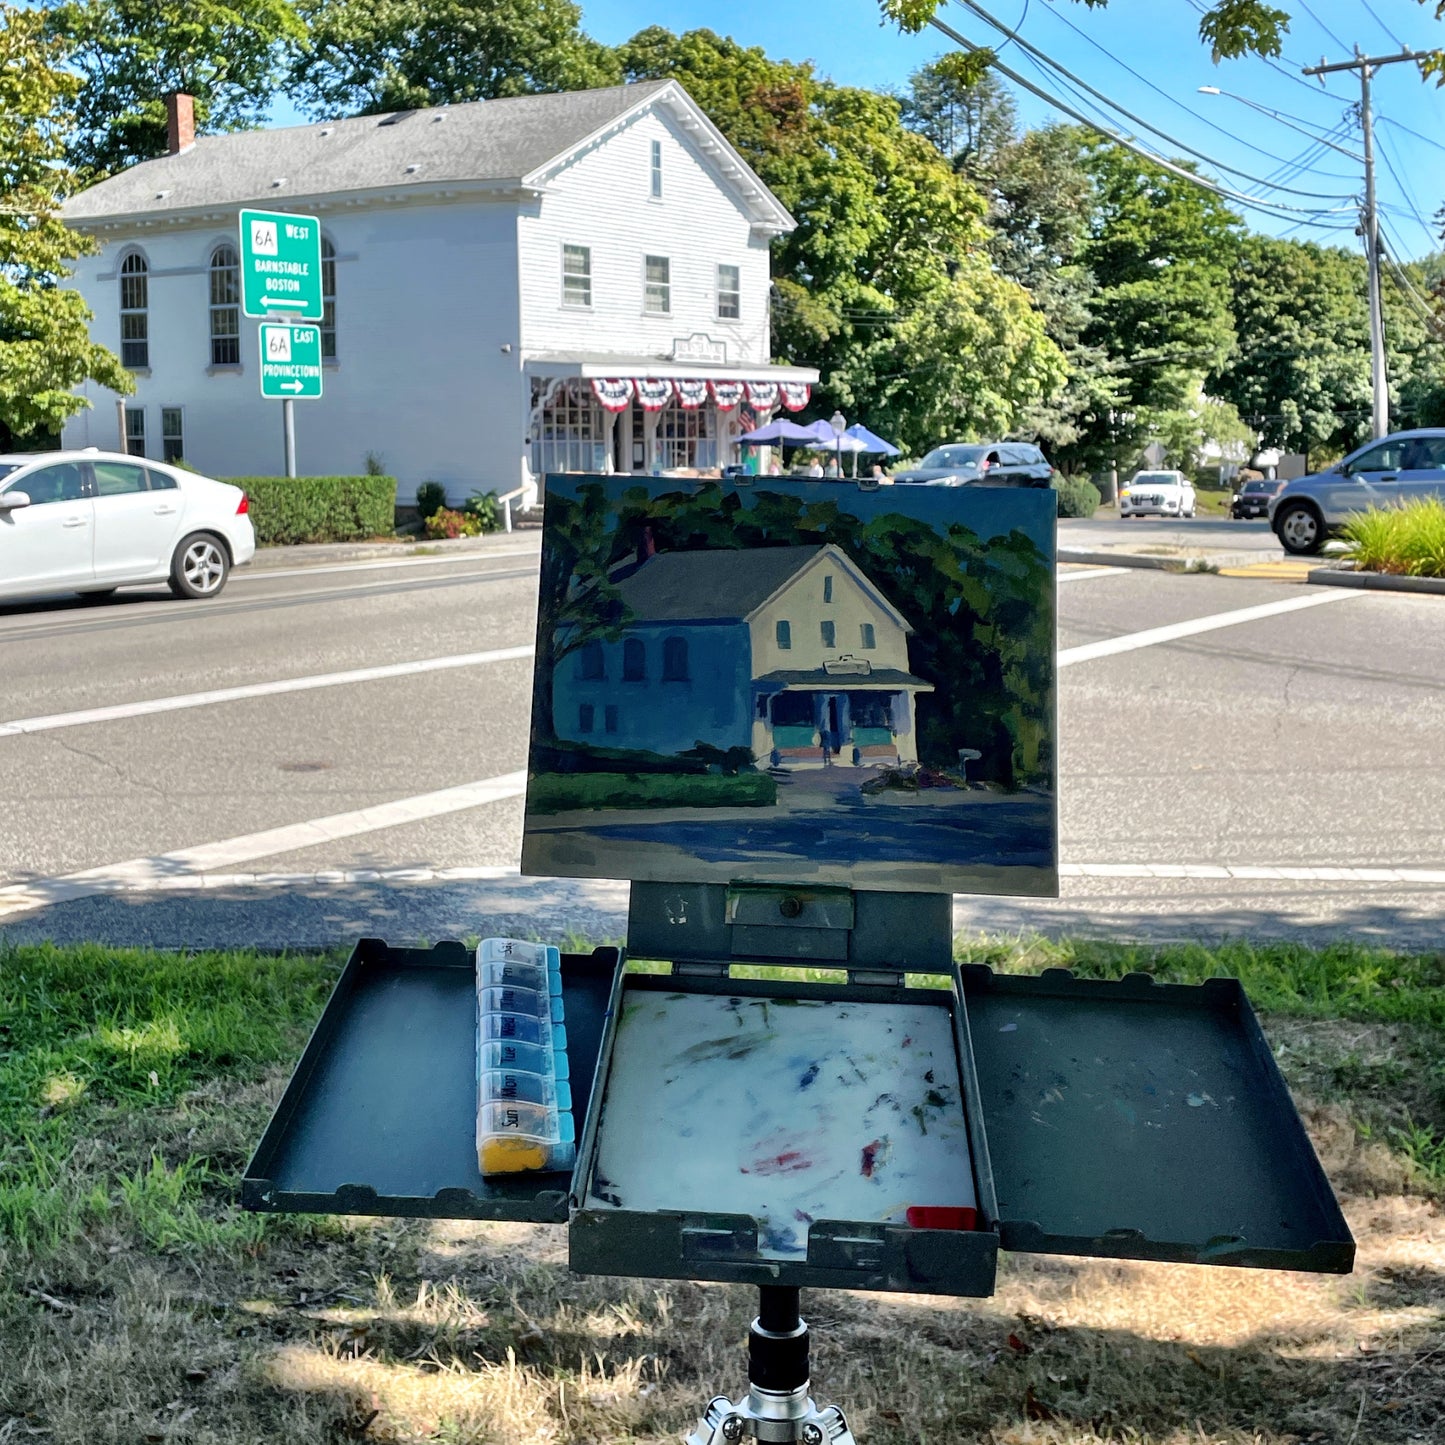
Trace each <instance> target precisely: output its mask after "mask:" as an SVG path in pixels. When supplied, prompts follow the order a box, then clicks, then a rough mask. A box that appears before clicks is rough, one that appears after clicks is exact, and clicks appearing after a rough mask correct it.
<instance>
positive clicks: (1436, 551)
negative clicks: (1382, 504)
mask: <svg viewBox="0 0 1445 1445" xmlns="http://www.w3.org/2000/svg"><path fill="white" fill-rule="evenodd" d="M1344 537H1345V542H1346V544H1347V547H1348V555H1349V556H1350V557H1352V558H1353V559H1354V561H1355V563H1356V565H1357V566H1358V567H1359V568H1360V569H1361V570H1362V571H1366V572H1389V573H1393V574H1395V575H1397V576H1403V577H1445V502H1442V501H1440V500H1439V499H1438V498H1435V497H1429V498H1422V499H1421V500H1419V501H1415V502H1411V503H1410V504H1409V505H1408V506H1404V507H1400V508H1394V509H1389V510H1380V509H1375V508H1372V509H1371V510H1370V511H1368V512H1361V513H1359V514H1358V515H1356V516H1354V517H1351V518H1350V519H1349V521H1348V522H1346V523H1345V527H1344Z"/></svg>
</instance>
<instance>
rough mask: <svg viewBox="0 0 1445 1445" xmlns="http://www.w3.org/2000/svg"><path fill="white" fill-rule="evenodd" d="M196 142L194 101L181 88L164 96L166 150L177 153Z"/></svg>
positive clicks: (172, 153) (193, 98)
mask: <svg viewBox="0 0 1445 1445" xmlns="http://www.w3.org/2000/svg"><path fill="white" fill-rule="evenodd" d="M195 143H196V101H195V97H194V96H190V95H187V94H186V93H185V91H183V90H173V91H171V93H170V94H169V95H167V96H166V151H167V153H168V154H170V155H173V156H174V155H179V154H180V153H181V152H182V151H187V150H190V148H191V147H192V146H193V145H195Z"/></svg>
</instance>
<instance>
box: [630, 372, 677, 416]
mask: <svg viewBox="0 0 1445 1445" xmlns="http://www.w3.org/2000/svg"><path fill="white" fill-rule="evenodd" d="M632 387H633V391H634V392H635V393H636V395H637V399H638V401H640V402H641V403H642V409H643V410H644V411H661V410H662V409H663V407H665V406H666V405H667V404H668V402H669V401H671V400H672V383H671V382H670V381H665V380H663V379H662V378H660V377H656V376H639V377H638V378H637V379H636V381H634V382H633V383H632Z"/></svg>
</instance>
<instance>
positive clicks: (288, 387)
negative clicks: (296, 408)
mask: <svg viewBox="0 0 1445 1445" xmlns="http://www.w3.org/2000/svg"><path fill="white" fill-rule="evenodd" d="M301 386H302V383H301V382H299V381H283V382H282V383H281V390H282V391H300V390H301Z"/></svg>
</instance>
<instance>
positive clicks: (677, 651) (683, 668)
mask: <svg viewBox="0 0 1445 1445" xmlns="http://www.w3.org/2000/svg"><path fill="white" fill-rule="evenodd" d="M662 680H663V681H664V682H686V681H687V638H685V637H669V638H667V639H666V640H665V641H664V642H663V644H662Z"/></svg>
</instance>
